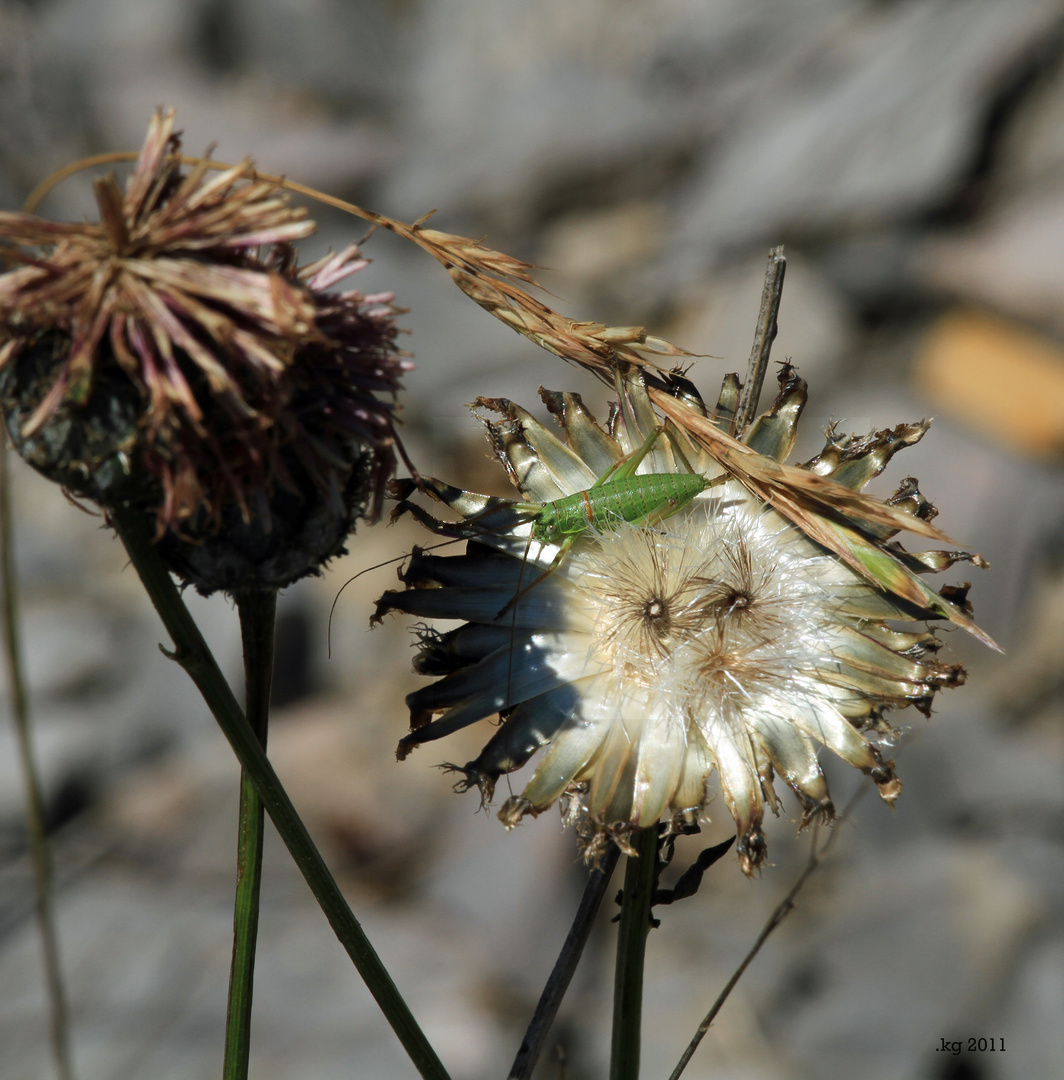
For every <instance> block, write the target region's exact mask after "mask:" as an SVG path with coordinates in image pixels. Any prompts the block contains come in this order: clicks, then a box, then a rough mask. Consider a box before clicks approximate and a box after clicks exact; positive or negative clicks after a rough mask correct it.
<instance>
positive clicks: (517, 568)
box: [378, 366, 983, 874]
mask: <svg viewBox="0 0 1064 1080" xmlns="http://www.w3.org/2000/svg"><path fill="white" fill-rule="evenodd" d="M780 382H781V389H780V394H779V396H778V397H777V400H776V402H775V403H774V405H773V406H772V408H771V409H770V410H769V411H768V412H766V413H765V414H764V416H762V417H761V418H760V419H759V420H757V421H755V422H754V423H753V424H752V425H751V426H750V428H749V430H748V432H747V433H746V434H745V437H744V438H743V439H742V440H741V441H737V440H736V439H734V438H733V437H732V431H731V430H730V420H729V417H728V414H727V410H726V409H724V407H723V406H722V405H719V406H718V408H717V409H716V410H713V411H711V410H708V409H706V408H705V407H704V406H703V405H702V403H701V401H700V400H698V399H697V398H696V397H695V396H694V395H693V393H692V391H691V388H690V385H689V384H687V383H686V382H685V383H684V384H683V398H682V400H683V402H684V404H685V406H686V407H687V408H689V409H691V410H692V415H695V416H696V417H697V418H699V420H700V422H702V423H708V424H712V425H714V430H716V431H719V432H721V437H722V438H723V440H724V444H725V446H726V448H727V449H728V450H729V452H730V453H731V454H732V457H731V458H729V459H727V460H724V462H723V466H722V463H721V461H722V455H721V454H715V453H713V452H712V449H711V448H712V446H713V444H712V442H708V441H705V440H703V439H700V438H698V437H696V436H697V431H698V427H697V425H694V426H692V427H688V428H683V427H678V426H674V425H673V424H672V423H671V422H666V423H664V424H663V423H662V421H661V420H660V419H659V417H658V415H657V413H656V412H655V410H654V409H653V408H652V406H651V401H650V397H649V395H648V391H647V388H646V386H645V384H644V381H643V379H642V377H641V376H640V375H639V373H638V372H636V371H634V370H632V371H630V372H629V373H628V374H627V375H626V376H625V377H624V378H623V380H621V381H620V382H619V385H618V391H619V393H618V398H619V403H618V405H617V407H616V409H615V410H614V412H613V416H612V420H611V422H610V423H609V424H608V425H607V426H606V427H605V428H602V427H600V426H599V425H598V424H597V423H596V422H595V421H594V419H593V418H592V417H591V416H590V414H589V413H588V412H587V410H586V409H585V408H584V407H583V405H582V403H581V402H580V399H579V398H578V397H577V396H576V395H574V394H545V395H544V398H545V400H546V402H547V405H548V408H549V409H550V411H551V412H552V413H554V414H555V416H556V417H557V418H558V419H559V421H560V423H561V426H562V429H563V435H564V441H563V440H562V439H559V438H557V437H555V436H554V435H553V434H552V433H550V432H549V431H548V430H546V429H545V428H544V427H542V426H541V425H540V424H539V423H538V422H537V421H536V420H535V419H534V418H533V417H532V416H531V415H530V414H529V413H527V412H525V411H524V410H523V409H520V408H518V407H517V406H515V405H513V404H511V403H509V402H505V401H499V400H492V401H490V402H481V405H483V406H486V407H490V408H491V409H493V410H494V411H496V412H501V414H502V419H501V420H498V421H492V422H490V423H489V424H488V430H489V434H490V436H491V439H492V443H493V445H494V447H495V449H496V452H497V453H498V455H499V457H500V459H501V460H502V461H503V463H504V465H505V466H506V468H507V471H508V472H509V474H510V476H511V478H513V479H514V480H515V483H516V484H517V485H518V487H519V490H520V492H521V501H520V502H515V503H513V504H510V505H507V504H505V503H500V502H499V500H487V499H485V497H484V496H477V495H473V494H471V493H469V492H464V491H461V490H460V489H457V488H453V487H449V486H447V485H444V484H441V483H439V482H437V481H428V482H427V488H426V490H427V491H428V493H429V494H430V495H432V496H434V497H436V498H438V499H439V500H440V501H442V502H445V503H446V504H447V505H449V506H450V507H451V508H452V509H453V510H455V511H457V512H458V513H459V514H460V515H461V518H462V520H461V521H460V522H458V523H450V524H444V523H442V522H436V523H435V525H434V527H436V528H437V531H449V532H450V534H451V535H465V536H467V537H468V538H469V541H470V542H469V545H468V548H467V551H466V553H465V554H464V555H461V556H457V557H450V558H448V557H435V556H426V555H424V554H416V555H415V557H414V558H413V559H412V561H411V563H410V566H409V569H408V571H407V573H406V575H405V580H406V582H407V586H408V587H407V589H406V590H404V591H394V592H388V593H385V595H384V596H383V597H382V598H381V600H380V602H379V605H378V615H380V614H383V613H385V612H388V611H392V610H398V611H405V612H409V613H411V614H415V615H417V616H419V617H422V618H424V617H429V618H449V619H459V620H461V621H462V625H461V626H459V627H458V628H457V629H455V630H450V631H448V632H446V633H443V634H440V633H437V632H435V631H432V630H422V631H420V642H421V649H420V652H419V656H418V660H417V662H416V667H417V669H418V670H419V671H420V672H422V673H423V674H430V675H433V676H438V677H439V678H438V680H437V681H436V682H434V683H432V684H431V685H430V686H426V687H425V688H424V689H421V690H418V691H416V692H415V693H413V694H411V695H410V697H409V698H408V704H409V706H410V711H411V720H412V730H411V732H410V733H409V734H408V735H407V736H406V737H405V738H404V739H403V740H402V741H401V743H400V750H399V753H400V756H401V757H404V756H406V754H407V753H408V752H409V751H410V750H412V749H413V748H414V747H416V746H418V745H419V744H421V743H425V742H430V741H433V740H436V739H439V738H442V737H443V736H445V735H447V734H449V733H450V732H453V731H455V730H457V729H458V728H460V727H464V726H466V725H468V724H472V723H474V722H477V721H480V720H483V719H486V718H488V717H489V716H491V715H492V714H494V713H495V712H498V713H499V714H500V716H501V718H502V723H501V725H500V726H499V727H498V728H497V729H496V730H495V731H494V734H493V735H492V736H491V738H490V739H489V740H488V742H487V744H486V745H485V747H484V749H483V750H482V751H481V753H480V754H479V755H478V756H477V757H476V758H475V759H474V760H473V761H470V762H468V763H467V764H465V765H464V766H461V767H458V766H450V768H452V769H454V770H455V771H456V772H459V773H461V774H462V776H463V779H461V780H460V781H459V783H458V784H457V785H456V786H457V787H458V788H459V789H463V790H464V789H467V788H469V787H473V786H476V787H477V788H479V790H480V793H481V796H482V798H483V799H484V800H485V801H490V800H491V799H492V797H493V795H494V791H495V786H496V782H497V780H498V779H499V778H500V777H501V776H502V775H503V774H506V773H509V772H512V771H514V770H516V769H518V768H520V767H521V766H523V765H525V764H526V763H527V762H529V761H531V760H532V759H533V757H534V756H535V755H536V754H537V753H539V754H540V756H539V759H538V761H536V763H535V766H534V770H533V771H532V773H531V776H530V778H529V779H528V780H527V783H526V784H525V786H524V788H523V790H521V792H520V794H519V795H516V796H512V797H510V798H509V799H507V800H506V801H505V802H504V803H503V805H502V808H501V811H500V814H499V816H500V818H501V819H502V820H503V821H504V822H505V823H506V824H507V825H508V826H512V825H516V824H517V823H518V822H519V821H520V820H521V819H522V818H523V817H525V816H527V815H532V816H535V815H537V814H539V813H541V812H542V811H543V810H545V809H546V808H547V807H549V806H550V805H552V804H553V803H555V802H559V803H561V804H562V806H563V808H564V809H565V811H566V814H567V817H568V819H569V820H570V821H571V822H573V823H574V825H575V826H576V829H577V831H578V834H579V836H580V839H581V844H582V847H583V849H584V851H585V853H586V854H587V855H588V856H589V857H592V858H593V857H595V856H596V854H597V853H599V852H601V850H602V849H603V846H604V845H605V844H607V843H609V842H616V843H618V844H620V845H621V846H622V847H627V845H628V841H627V836H628V834H630V832H631V831H632V830H633V829H636V828H640V827H645V826H649V825H653V824H655V823H657V822H658V821H659V820H662V819H665V820H667V821H669V822H672V823H673V824H675V825H676V826H679V825H680V824H681V823H684V822H685V821H691V820H692V819H697V818H698V817H699V816H704V815H705V813H706V810H707V806H709V804H710V803H711V802H712V800H713V798H714V795H715V792H716V791H719V795H720V798H721V799H722V801H723V802H724V804H725V805H726V806H727V808H728V810H729V811H730V813H731V815H732V816H733V818H734V820H735V823H736V828H737V834H738V843H737V852H738V855H739V860H740V864H741V866H742V868H743V870H744V871H745V872H746V873H748V874H749V873H753V872H754V871H755V870H756V869H757V867H758V866H759V865H760V864H761V863H762V861H763V860H764V857H765V852H766V842H765V837H764V835H763V818H764V812H765V807H766V806H768V808H769V809H771V810H773V811H778V809H779V807H780V806H781V805H782V799H781V794H783V793H781V792H780V791H778V790H777V785H776V781H777V779H779V780H782V781H783V784H784V785H786V787H788V788H790V789H791V791H792V792H793V795H794V796H796V798H797V802H798V810H799V815H800V823H801V824H802V825H804V824H806V823H808V822H809V821H811V820H813V819H814V818H825V819H830V817H831V816H832V814H833V806H832V801H831V796H830V793H829V791H828V786H827V782H826V780H825V777H824V774H823V771H822V769H821V767H820V764H819V763H818V760H817V753H818V750H819V748H820V747H826V748H827V749H828V750H831V751H832V752H834V753H835V754H837V755H838V756H839V757H841V758H842V759H843V760H845V761H847V762H849V763H850V764H851V765H853V766H855V767H856V768H858V769H860V770H861V771H862V772H864V773H865V774H867V775H868V776H869V777H870V778H871V781H872V782H873V783H874V784H875V786H876V787H877V789H878V791H879V794H880V796H881V797H882V799H883V800H884V801H885V802H887V803H888V804H889V803H893V801H894V800H895V799H896V798H897V796H898V794H899V792H900V790H901V783H900V781H899V780H898V778H897V776H896V775H895V772H894V762H893V761H891V760H889V758H888V757H887V749H888V748H889V746H890V745H891V739H892V737H893V735H894V732H893V730H892V728H891V727H890V724H889V722H888V714H889V713H890V711H891V710H892V709H899V708H903V707H906V706H909V705H913V706H915V707H916V708H917V709H918V710H920V711H921V712H924V713H925V714H926V713H927V712H929V711H930V706H931V702H932V700H933V698H934V695H935V694H936V693H937V692H938V690H939V689H941V688H944V687H951V686H956V685H958V684H959V683H961V682H962V681H963V678H964V673H963V671H962V670H961V669H960V668H959V667H958V666H955V665H949V664H944V663H942V662H940V661H939V660H938V659H937V658H936V653H937V651H938V648H939V644H940V643H939V641H938V639H937V638H936V637H935V635H934V633H933V631H931V630H929V629H928V628H927V627H926V626H917V627H912V626H910V627H908V628H905V629H901V628H897V627H894V626H892V625H890V624H892V623H894V622H895V621H899V620H900V621H905V622H909V623H913V622H916V623H927V622H930V621H932V620H935V619H942V618H948V619H950V620H952V621H954V622H956V623H958V624H959V625H963V626H965V627H966V628H968V629H973V631H974V632H976V633H978V631H975V630H974V627H973V626H972V624H971V623H970V620H969V618H968V616H967V614H966V612H965V611H964V610H963V598H962V597H959V595H958V593H957V591H956V590H944V591H943V593H944V595H943V594H939V593H936V592H933V591H932V590H930V589H929V588H928V587H927V586H925V585H922V584H914V581H917V579H916V577H915V574H914V573H913V568H915V567H919V568H921V569H924V570H926V569H944V568H946V567H947V566H949V565H951V564H952V563H953V562H957V561H962V560H967V561H971V562H974V563H976V564H977V565H983V563H982V560H981V559H980V558H979V557H978V556H976V555H969V554H967V553H965V552H949V553H945V552H930V553H910V554H906V553H903V552H902V551H901V549H900V548H899V547H897V546H896V545H894V544H893V543H892V544H891V545H890V546H889V548H888V546H887V543H886V542H887V541H888V540H889V539H890V538H891V537H893V536H894V535H895V534H896V533H897V532H898V531H900V529H901V528H904V527H910V528H914V529H916V530H917V531H924V532H932V531H934V530H931V529H930V527H929V526H926V525H925V524H924V519H925V518H926V517H927V508H928V504H927V503H926V502H924V500H922V499H921V498H919V496H918V493H917V496H916V497H915V498H911V497H910V496H911V495H912V491H911V490H910V488H909V487H906V488H905V489H904V490H903V491H901V492H900V493H899V497H898V499H897V500H896V505H894V506H892V505H891V504H890V503H889V502H888V503H886V504H884V503H881V502H878V501H877V500H872V499H871V498H868V497H866V496H863V495H861V494H860V489H861V488H862V487H863V486H864V484H865V483H866V482H867V481H868V480H869V479H871V477H872V476H874V475H876V474H877V473H878V472H879V471H881V470H882V468H883V467H884V466H885V464H886V463H887V461H888V460H889V458H890V457H891V455H892V454H893V453H894V451H895V450H897V449H899V448H900V447H901V446H904V445H907V444H909V443H911V442H914V441H916V439H918V438H919V437H920V435H922V433H923V430H924V425H907V426H904V427H903V428H896V429H894V430H892V431H889V432H877V433H874V434H873V435H871V436H868V437H865V438H862V439H855V438H851V439H840V438H839V437H838V436H836V435H835V434H834V433H831V434H830V435H829V441H828V445H827V446H826V447H825V450H824V452H823V453H822V454H821V455H819V456H818V457H817V458H816V459H814V461H812V462H809V463H807V464H806V465H805V466H802V467H800V468H787V467H785V466H783V465H782V464H781V463H782V460H783V458H784V457H785V456H786V454H788V453H789V451H790V448H791V446H792V445H793V439H794V428H795V425H796V423H797V418H798V414H799V413H800V411H801V404H802V403H803V402H804V399H805V385H804V383H803V382H802V381H801V380H800V379H798V378H797V376H796V375H795V374H794V371H793V369H791V368H790V367H789V366H785V367H784V369H783V373H782V375H781V380H780ZM664 411H666V412H669V409H665V410H664ZM670 415H671V414H670ZM836 475H837V476H838V478H839V480H840V481H842V480H844V481H845V482H844V483H841V482H833V481H832V478H833V476H836ZM773 485H775V486H773ZM788 499H789V502H788ZM414 505H415V504H413V503H410V502H405V503H403V504H401V509H406V508H407V507H411V508H412V507H413V506H414ZM786 507H797V509H794V510H792V511H791V512H789V513H786V516H785V513H784V512H781V511H782V510H783V509H784V508H786ZM416 512H417V513H418V515H419V517H420V518H421V519H422V520H423V521H426V522H427V523H433V522H434V519H432V518H431V517H430V516H429V515H428V514H427V513H426V512H425V511H424V509H422V508H421V507H417V509H416ZM917 515H922V516H917ZM884 520H886V521H893V522H894V523H895V527H893V528H889V527H887V526H886V525H883V524H878V525H877V524H873V523H874V522H876V521H884ZM545 522H548V523H549V529H548V527H547V525H546V524H544V523H545ZM826 522H830V523H831V524H832V526H833V527H835V528H836V530H837V540H838V542H837V544H836V545H835V547H834V548H833V547H831V546H830V545H829V544H828V542H827V541H826V540H825V537H827V536H828V534H827V532H825V531H824V530H825V529H827V525H826V524H825V523H826ZM833 535H834V534H833ZM862 567H865V569H862ZM869 567H871V569H868V568H869ZM920 589H923V590H924V591H922V592H921V591H919V590H920ZM958 600H960V601H961V603H960V605H958ZM714 773H715V774H716V775H715V779H714V776H713V774H714Z"/></svg>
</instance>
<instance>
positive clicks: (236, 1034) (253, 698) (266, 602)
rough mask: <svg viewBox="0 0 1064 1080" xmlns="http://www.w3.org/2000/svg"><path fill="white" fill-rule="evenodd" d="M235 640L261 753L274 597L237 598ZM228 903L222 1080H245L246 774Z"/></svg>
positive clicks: (253, 808)
mask: <svg viewBox="0 0 1064 1080" xmlns="http://www.w3.org/2000/svg"><path fill="white" fill-rule="evenodd" d="M236 607H237V611H238V613H239V615H240V639H241V642H242V644H243V647H244V686H245V690H244V713H245V715H246V716H247V721H248V724H250V725H251V730H252V731H253V732H254V733H255V736H256V738H257V739H258V740H259V743H260V745H261V746H262V747H263V749H265V748H266V733H267V731H268V729H269V721H270V687H271V686H272V685H273V646H274V625H275V622H276V615H277V593H276V591H275V590H273V589H255V590H248V591H246V592H240V593H237V596H236ZM238 825H239V829H238V833H237V852H236V897H235V900H234V903H233V959H232V963H231V965H230V968H229V1005H228V1008H227V1010H226V1014H225V1057H224V1068H223V1072H222V1076H223V1077H224V1080H246V1077H247V1075H248V1059H249V1057H250V1054H251V1000H252V992H253V989H254V984H255V943H256V941H257V939H258V933H259V890H260V888H261V884H262V841H263V825H264V821H263V813H262V800H261V799H260V798H259V796H258V792H256V790H255V785H254V784H253V783H252V782H251V778H250V777H249V776H248V774H247V772H246V770H243V769H241V771H240V812H239V818H238Z"/></svg>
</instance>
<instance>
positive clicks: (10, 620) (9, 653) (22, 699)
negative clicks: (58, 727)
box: [0, 430, 74, 1080]
mask: <svg viewBox="0 0 1064 1080" xmlns="http://www.w3.org/2000/svg"><path fill="white" fill-rule="evenodd" d="M8 475H9V474H8V460H7V444H6V441H5V440H4V436H3V432H2V430H0V585H2V589H3V597H4V604H3V619H2V622H3V627H4V655H5V657H6V658H7V681H8V686H9V688H10V694H11V712H12V715H13V716H14V719H15V735H16V737H17V739H18V753H19V761H20V763H21V765H22V778H23V783H24V784H25V800H26V830H27V832H28V833H29V850H30V860H31V862H32V864H33V884H34V890H35V892H36V899H37V925H38V928H39V930H40V935H41V949H42V951H43V953H44V977H45V982H46V984H47V987H48V1000H49V1002H50V1004H51V1018H50V1027H51V1042H52V1056H53V1058H54V1059H55V1069H56V1073H57V1075H58V1076H59V1080H71V1078H72V1077H73V1075H74V1067H73V1064H72V1060H71V1054H70V1030H69V1026H70V1025H69V1020H68V1016H67V1002H66V990H65V988H64V986H63V971H62V965H61V963H60V959H59V940H58V935H57V933H56V926H55V910H54V904H53V902H52V852H51V848H50V846H49V843H48V830H47V828H46V827H45V815H44V793H43V792H42V791H41V781H40V774H39V772H38V769H37V760H36V755H35V754H34V751H33V735H32V732H31V730H30V707H29V698H28V695H27V693H26V684H25V680H24V679H23V677H22V648H21V642H20V637H19V620H18V584H17V582H16V581H15V555H14V537H13V535H12V533H13V530H12V528H11V488H10V484H9V480H8Z"/></svg>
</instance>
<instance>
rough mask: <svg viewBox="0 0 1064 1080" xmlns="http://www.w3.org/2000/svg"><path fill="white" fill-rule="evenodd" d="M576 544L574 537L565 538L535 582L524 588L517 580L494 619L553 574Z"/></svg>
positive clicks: (499, 617)
mask: <svg viewBox="0 0 1064 1080" xmlns="http://www.w3.org/2000/svg"><path fill="white" fill-rule="evenodd" d="M575 542H576V537H575V536H567V537H566V538H565V539H564V540H563V541H562V542H561V544H559V545H558V554H557V555H555V556H554V558H553V559H551V562H550V566H548V567H547V569H546V570H544V571H543V573H542V574H540V575H539V577H537V578H536V580H535V581H531V582H529V583H528V584H527V585H526V586H525V587H524V588H522V587H521V583H520V579H518V585H517V592H516V593H514V595H513V596H512V597H511V598H510V599H509V600H508V601H507V602H506V603H505V604H504V605H503V606H502V607H501V608H500V609H499V613H498V614H497V615H496V616H495V618H496V619H501V618H502V616H503V615H505V614H506V612H508V611H509V610H510V608H512V607H514V606H516V604H517V601H518V600H520V599H521V597H522V596H524V595H525V594H526V593H529V592H531V591H532V590H533V589H534V588H535V587H536V586H537V585H538V584H539V583H540V582H541V581H546V579H547V578H549V577H550V576H551V574H553V573H554V571H555V570H557V569H558V567H559V566H561V564H562V559H564V558H565V556H566V555H567V554H568V552H569V549H570V548H571V547H572V546H573V544H574V543H575ZM531 546H532V544H531V537H530V538H529V547H531ZM527 557H528V551H527V549H526V551H525V558H526V560H527ZM521 572H522V573H524V565H522V567H521Z"/></svg>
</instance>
